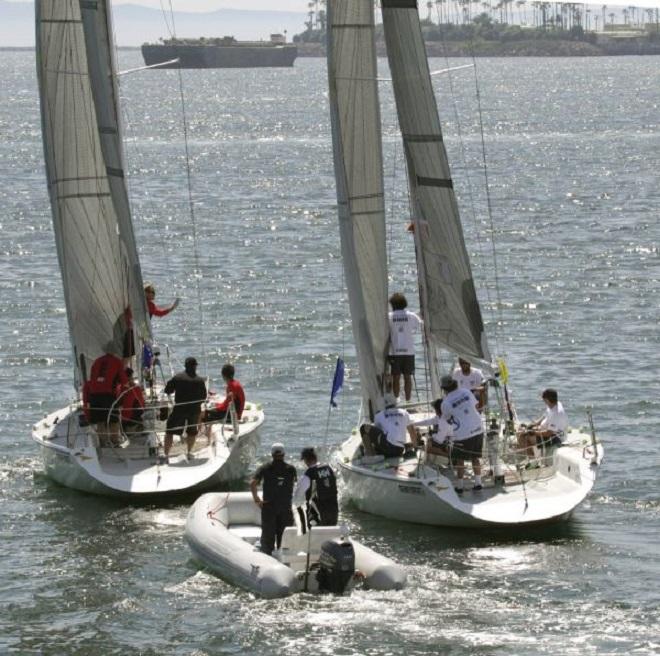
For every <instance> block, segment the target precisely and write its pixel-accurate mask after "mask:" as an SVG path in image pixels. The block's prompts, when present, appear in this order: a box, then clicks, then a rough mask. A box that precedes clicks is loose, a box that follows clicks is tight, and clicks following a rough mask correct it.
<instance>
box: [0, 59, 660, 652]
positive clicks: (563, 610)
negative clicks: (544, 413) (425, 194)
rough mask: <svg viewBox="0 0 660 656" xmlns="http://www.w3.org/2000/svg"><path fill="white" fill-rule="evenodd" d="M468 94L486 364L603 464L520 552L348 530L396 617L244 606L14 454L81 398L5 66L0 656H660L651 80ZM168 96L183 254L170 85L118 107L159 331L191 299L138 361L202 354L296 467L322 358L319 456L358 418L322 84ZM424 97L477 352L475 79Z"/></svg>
mask: <svg viewBox="0 0 660 656" xmlns="http://www.w3.org/2000/svg"><path fill="white" fill-rule="evenodd" d="M120 59H121V66H122V67H123V68H131V67H133V66H138V65H139V64H140V58H139V54H138V53H136V52H127V53H121V57H120ZM451 63H452V64H454V63H463V62H451ZM382 65H383V67H385V63H384V62H382ZM444 65H445V62H443V61H440V60H438V61H435V62H432V66H433V67H434V68H440V67H443V66H444ZM478 74H479V79H480V93H481V101H482V111H483V124H484V131H485V132H484V138H485V141H486V148H487V155H488V161H489V169H488V171H489V182H490V188H491V195H492V208H493V220H494V226H495V230H496V236H497V245H498V250H497V255H498V259H497V265H498V274H499V279H500V286H499V287H500V288H499V294H500V297H501V301H502V306H503V310H502V314H501V317H499V318H500V319H501V321H502V322H503V324H504V325H503V327H502V330H501V331H498V332H497V340H496V341H495V340H494V341H495V343H496V345H497V347H498V351H499V352H505V353H506V354H507V356H508V362H509V366H510V369H511V376H512V382H513V387H514V391H515V394H516V396H515V400H516V403H517V406H518V409H519V412H520V414H521V415H523V416H530V415H535V414H537V413H538V412H539V411H540V410H541V403H540V400H539V392H540V390H541V389H542V388H543V387H545V386H556V387H557V388H559V390H560V394H561V396H562V398H563V400H564V403H565V405H566V407H567V410H568V412H569V413H570V416H571V418H572V420H573V423H575V424H581V423H584V411H585V408H586V406H587V405H590V404H592V405H593V406H594V415H595V419H596V424H597V428H598V430H599V433H600V435H601V437H602V438H603V439H604V440H605V441H606V448H607V452H606V461H605V463H604V465H603V468H602V473H601V478H600V480H599V481H598V484H597V487H596V490H595V493H594V494H593V496H592V497H591V498H590V500H589V501H588V503H586V504H585V505H584V506H583V507H581V508H580V510H579V511H578V512H577V513H576V516H575V518H574V519H573V520H572V521H571V522H570V523H568V524H566V525H565V526H563V527H555V528H552V529H544V530H533V531H532V530H529V529H525V530H522V531H519V532H514V533H512V532H508V533H492V534H486V533H474V532H469V531H450V530H447V529H441V528H428V527H420V526H413V525H406V524H399V523H396V522H390V521H386V520H382V519H379V518H375V517H371V516H368V515H364V514H361V513H358V512H356V511H353V510H351V509H349V508H345V509H344V511H343V513H344V519H345V520H346V521H347V522H348V523H349V525H350V526H351V527H352V528H353V529H354V531H355V533H356V535H357V536H359V538H360V539H362V540H363V541H364V542H365V543H367V544H369V545H371V546H373V547H375V548H376V549H378V550H381V551H382V552H384V553H386V554H388V555H390V556H392V557H393V558H395V559H397V560H399V561H401V562H403V563H406V564H407V565H408V567H409V575H410V586H409V587H408V589H407V590H405V591H402V592H393V593H378V592H357V593H356V594H353V595H352V596H351V597H348V598H341V599H338V598H331V597H321V598H319V597H310V596H304V595H302V596H297V597H295V598H291V599H286V600H281V601H263V600H258V599H254V598H253V597H252V596H251V595H250V594H248V593H246V592H242V591H240V590H237V589H235V588H232V587H231V586H229V585H227V584H226V583H224V582H222V581H220V580H218V579H216V578H214V577H212V576H210V575H208V574H205V573H200V572H199V571H198V568H197V567H196V566H195V564H194V563H193V562H191V560H190V557H189V552H188V550H187V548H186V547H185V545H184V544H183V542H182V528H183V523H184V518H185V513H186V509H187V507H188V505H189V502H190V500H188V501H186V502H185V503H183V502H182V503H181V504H179V505H169V506H152V505H127V504H125V503H119V502H116V501H110V500H105V499H99V498H94V497H90V496H85V495H82V494H79V493H76V492H73V491H70V490H66V489H62V488H60V487H58V486H57V485H55V484H53V483H51V482H49V481H48V480H46V479H45V478H44V477H43V475H41V474H40V463H39V460H38V458H37V452H36V448H35V446H34V445H33V443H32V442H31V440H30V438H29V432H30V426H31V424H32V423H33V422H34V421H35V419H36V418H38V417H40V416H41V415H42V414H43V413H44V412H46V411H50V410H53V409H56V408H57V407H60V406H61V405H62V404H63V402H64V401H65V400H67V399H68V398H69V396H70V395H71V393H72V388H71V377H72V374H71V362H70V354H69V345H68V337H67V326H66V318H65V314H64V303H63V299H62V294H61V282H60V277H59V272H58V269H57V262H56V256H55V251H54V244H53V235H52V231H51V224H50V209H49V206H48V199H47V193H46V185H45V179H44V171H43V163H42V146H41V138H40V123H39V112H38V102H37V94H36V82H35V73H34V62H33V55H32V54H31V53H3V57H2V60H1V61H0V79H1V80H2V83H1V84H0V180H2V184H1V185H0V225H1V227H2V230H1V231H0V258H1V259H0V288H1V293H2V303H1V304H0V315H1V318H2V321H1V322H0V363H1V365H2V367H1V369H0V372H1V373H0V376H1V377H2V387H3V390H4V394H3V396H2V397H1V399H0V413H1V416H2V426H3V430H2V434H1V435H0V443H1V444H2V449H1V452H0V531H1V540H2V549H0V571H1V572H2V575H1V578H0V653H17V654H149V655H152V654H154V655H155V654H168V655H169V654H176V655H192V654H194V655H196V656H202V655H212V654H225V653H234V654H239V653H240V654H279V653H294V652H297V651H299V650H305V649H309V648H313V649H314V650H315V652H317V653H322V654H394V653H407V654H437V653H442V654H628V653H635V654H652V653H658V652H659V651H660V619H659V613H658V602H659V599H660V594H659V592H658V581H659V580H660V565H659V563H658V556H657V549H658V547H657V545H658V541H659V536H660V522H659V517H660V504H659V495H658V485H657V479H656V475H657V471H658V465H659V458H658V454H659V452H660V447H658V443H657V425H658V421H657V417H658V410H659V408H660V403H659V400H658V399H659V398H660V383H659V382H658V379H657V377H656V374H657V370H658V362H657V355H658V309H657V307H658V296H659V292H660V259H659V253H658V242H659V239H660V228H659V226H658V224H659V221H658V218H659V211H660V180H659V178H658V171H659V170H660V162H659V155H658V154H659V153H660V125H659V123H660V59H659V58H652V57H647V58H632V57H631V58H619V59H614V58H612V59H609V58H596V59H591V60H573V59H527V60H525V59H511V60H507V59H492V60H480V61H479V62H478ZM183 79H184V85H185V96H186V101H187V114H188V119H189V122H190V155H191V160H192V182H193V196H194V201H195V229H196V232H197V235H198V240H197V247H196V248H195V243H194V242H193V240H192V238H191V233H192V227H191V219H190V215H189V212H188V209H187V192H186V188H185V169H184V150H183V135H182V123H181V110H180V104H179V101H178V97H177V95H178V83H177V74H176V72H173V71H148V72H143V73H138V74H134V75H130V76H127V77H125V78H124V79H123V91H122V93H123V97H124V98H123V99H124V106H125V107H126V116H125V121H126V123H127V139H128V143H127V158H128V163H129V168H130V173H131V180H130V187H131V196H132V200H133V203H134V209H135V221H136V231H137V234H138V240H139V243H140V244H141V256H142V262H143V267H144V271H145V278H147V279H149V280H152V281H153V282H154V283H155V284H156V285H157V287H158V290H159V300H160V301H162V302H169V301H170V300H171V299H172V298H173V297H174V296H175V295H179V296H181V297H182V298H183V299H184V300H183V304H182V307H180V308H179V310H177V312H176V313H175V314H173V315H170V316H169V317H167V318H164V319H161V320H160V321H158V323H157V324H156V330H157V334H158V336H159V338H160V341H161V342H162V343H167V344H169V345H170V348H171V349H172V352H173V353H175V354H176V355H177V356H178V357H182V356H185V355H188V354H195V355H198V356H199V355H201V354H202V353H203V352H204V351H206V352H207V354H208V360H209V363H210V369H211V373H212V375H213V376H215V379H216V383H215V384H216V386H217V385H218V383H217V380H218V378H219V369H220V366H221V364H222V363H223V362H224V361H225V360H227V359H231V360H233V361H234V362H236V364H237V367H238V372H239V374H240V378H241V379H242V381H243V383H244V384H245V386H246V388H247V389H248V390H249V394H250V396H252V397H253V398H255V399H257V400H259V401H260V402H262V403H263V404H264V405H265V409H266V412H267V424H266V426H265V428H264V432H263V442H264V445H268V444H270V442H272V441H274V440H275V439H277V440H282V441H284V442H285V443H286V444H287V446H288V447H289V448H290V450H291V452H292V453H295V452H296V451H297V450H298V449H299V448H300V447H301V446H303V445H304V444H310V443H316V444H319V443H321V442H322V441H323V439H324V435H325V423H326V411H327V400H328V399H327V397H328V392H329V387H330V380H331V376H332V370H333V366H334V358H335V357H336V355H337V354H338V353H345V356H346V358H347V361H348V365H349V380H348V386H347V389H346V390H345V393H344V396H343V398H342V401H341V407H340V409H339V410H338V411H337V412H336V413H334V414H333V416H332V417H331V420H330V432H329V437H328V441H329V442H330V443H337V442H339V441H340V440H341V439H342V437H343V436H344V435H345V434H346V433H347V432H348V431H349V429H350V427H351V423H352V420H353V419H354V418H355V416H356V413H357V407H358V393H357V389H356V385H357V379H356V371H355V359H354V355H353V347H352V337H351V334H350V328H349V324H348V317H347V307H346V298H345V292H344V289H343V282H342V273H341V262H340V259H339V250H338V241H339V240H338V233H337V228H336V216H335V210H334V202H335V192H334V178H333V171H332V157H331V148H330V138H329V120H328V108H327V98H326V92H325V85H326V78H325V64H324V62H323V61H321V60H299V61H298V62H297V63H296V66H295V68H294V69H292V70H271V71H269V70H263V71H258V70H244V71H222V70H209V71H186V72H184V73H183ZM450 82H451V84H450ZM436 84H437V85H438V95H439V103H440V106H441V109H442V111H443V116H444V117H445V122H446V127H447V144H448V148H449V150H450V156H451V158H452V162H453V163H454V164H455V166H454V169H455V177H456V186H457V189H458V191H459V193H460V201H461V206H462V208H463V210H464V217H465V231H466V234H467V237H468V240H469V247H470V251H471V253H472V255H473V262H474V270H475V274H476V276H477V279H478V281H479V289H480V294H481V296H482V299H483V302H484V307H485V315H486V319H487V320H488V321H489V325H490V332H491V335H493V337H494V338H495V336H496V335H495V330H494V325H493V324H494V322H495V321H496V320H497V319H498V315H497V314H495V313H493V307H494V304H495V302H496V300H497V297H498V296H497V289H496V288H495V285H494V284H493V279H494V269H493V260H492V257H491V255H490V252H489V246H488V242H487V240H486V237H487V235H488V231H489V230H490V224H489V221H488V219H487V217H486V214H485V212H484V208H485V206H486V200H485V197H484V193H483V188H484V187H483V175H482V173H481V169H480V162H479V154H480V142H481V134H480V131H479V121H478V112H477V105H476V101H475V93H474V78H473V76H472V73H471V72H470V71H469V70H467V71H461V72H457V73H455V74H454V76H453V77H452V78H451V80H450V79H448V78H446V77H444V78H436ZM383 103H384V111H383V121H384V124H385V126H384V130H385V153H386V160H387V161H386V165H385V168H386V175H387V187H388V194H389V198H390V200H389V201H388V210H391V211H390V216H389V220H390V230H389V232H390V235H391V246H390V257H391V277H392V280H391V287H392V289H399V288H400V289H404V290H405V291H406V292H408V294H409V296H410V297H411V298H414V296H415V293H414V273H413V269H412V251H411V243H410V237H409V236H408V235H407V234H406V232H405V229H404V227H405V219H406V216H407V212H408V210H407V205H406V201H405V196H404V184H405V173H404V170H403V166H402V162H401V147H400V144H399V141H398V137H397V134H396V119H395V113H394V111H393V106H392V98H391V93H390V89H388V88H387V86H386V85H384V86H383ZM468 182H471V183H472V187H471V186H470V185H469V184H468ZM196 252H197V254H198V256H199V259H200V262H201V267H202V272H203V276H202V280H201V282H200V285H199V295H198V288H197V286H196V283H195V280H194V278H193V275H192V269H193V266H194V261H195V253H196ZM200 297H201V300H202V311H201V312H200V309H199V302H198V300H199V298H200ZM200 325H201V327H202V328H203V331H202V330H200ZM262 451H263V453H265V452H266V448H265V447H264V448H263V449H262ZM255 464H256V463H255Z"/></svg>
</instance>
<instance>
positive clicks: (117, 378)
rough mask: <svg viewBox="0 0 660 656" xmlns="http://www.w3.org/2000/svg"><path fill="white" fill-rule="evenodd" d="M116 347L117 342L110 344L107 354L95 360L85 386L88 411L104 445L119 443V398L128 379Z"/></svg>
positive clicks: (106, 348)
mask: <svg viewBox="0 0 660 656" xmlns="http://www.w3.org/2000/svg"><path fill="white" fill-rule="evenodd" d="M114 350H115V345H114V343H113V342H109V343H108V344H106V346H105V348H104V351H105V353H104V354H103V355H102V356H100V357H98V358H96V360H94V362H93V363H92V368H91V370H90V372H89V379H88V380H87V381H86V382H85V384H84V385H83V405H84V408H85V414H86V416H87V417H88V419H89V421H90V422H91V423H92V424H94V426H95V428H96V432H97V434H98V436H99V439H100V441H101V444H102V445H104V444H107V442H108V441H110V442H112V444H115V445H116V444H118V443H119V408H117V407H116V405H115V401H116V400H117V398H118V397H119V395H120V394H121V391H122V389H123V388H124V386H125V385H126V383H127V382H128V378H127V377H126V372H125V371H124V363H123V362H122V359H121V358H120V357H118V356H116V355H115V354H114ZM113 406H114V407H113Z"/></svg>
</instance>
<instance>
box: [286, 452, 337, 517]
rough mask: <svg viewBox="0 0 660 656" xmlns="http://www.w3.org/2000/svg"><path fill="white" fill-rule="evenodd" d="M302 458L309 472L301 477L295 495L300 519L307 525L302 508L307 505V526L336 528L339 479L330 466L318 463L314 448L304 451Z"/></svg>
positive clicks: (294, 501) (294, 498)
mask: <svg viewBox="0 0 660 656" xmlns="http://www.w3.org/2000/svg"><path fill="white" fill-rule="evenodd" d="M300 458H301V459H302V460H303V462H304V463H305V466H306V467H307V471H305V473H304V474H303V475H302V476H301V477H300V481H299V482H298V485H297V486H296V490H295V492H294V495H293V505H294V506H296V507H297V508H298V512H299V514H300V519H301V521H302V523H303V525H304V524H305V521H304V520H305V518H304V516H303V514H302V512H301V508H300V507H301V506H302V505H303V504H305V505H306V509H307V513H306V515H307V522H306V523H307V525H308V526H309V525H310V523H311V524H313V525H315V526H335V525H336V524H337V516H338V514H339V507H338V504H337V479H336V477H335V472H334V471H333V470H332V467H330V465H322V464H320V463H319V462H318V458H317V456H316V451H314V449H313V448H312V447H308V448H306V449H303V450H302V453H301V454H300Z"/></svg>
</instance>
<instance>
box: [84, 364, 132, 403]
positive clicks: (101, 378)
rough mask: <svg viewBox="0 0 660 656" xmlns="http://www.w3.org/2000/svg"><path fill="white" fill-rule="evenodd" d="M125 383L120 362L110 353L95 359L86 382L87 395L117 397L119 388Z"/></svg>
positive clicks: (122, 366) (124, 375)
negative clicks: (110, 395)
mask: <svg viewBox="0 0 660 656" xmlns="http://www.w3.org/2000/svg"><path fill="white" fill-rule="evenodd" d="M125 382H126V374H125V373H124V365H123V363H122V361H121V360H120V359H119V358H118V357H117V356H116V355H112V354H110V353H106V354H105V355H102V356H101V357H100V358H96V360H94V362H93V364H92V370H91V371H90V372H89V380H88V381H87V386H86V387H87V390H86V391H87V394H112V396H115V397H116V396H117V393H118V391H119V387H120V386H121V385H122V384H123V383H125Z"/></svg>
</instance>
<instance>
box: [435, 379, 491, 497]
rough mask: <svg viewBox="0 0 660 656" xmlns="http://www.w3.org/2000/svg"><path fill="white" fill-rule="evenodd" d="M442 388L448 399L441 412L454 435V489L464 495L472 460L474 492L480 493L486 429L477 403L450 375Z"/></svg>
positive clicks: (444, 380) (452, 456)
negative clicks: (482, 452)
mask: <svg viewBox="0 0 660 656" xmlns="http://www.w3.org/2000/svg"><path fill="white" fill-rule="evenodd" d="M440 387H441V388H442V389H443V390H444V391H445V393H446V396H445V398H444V399H443V400H442V405H441V406H440V411H441V414H442V416H443V417H444V418H445V421H446V422H447V423H449V424H450V425H451V427H452V429H453V432H454V438H453V441H452V449H451V460H452V463H454V464H455V465H456V478H457V479H458V480H457V481H456V486H455V490H456V493H457V494H463V475H464V473H465V464H464V463H465V461H466V460H471V461H472V470H473V471H474V487H473V488H472V489H473V490H481V489H482V487H481V460H480V457H481V451H482V448H483V441H484V429H483V425H482V423H481V415H480V414H479V411H478V410H477V405H478V403H479V402H478V401H477V399H476V397H475V396H474V394H472V392H471V391H470V390H469V389H464V388H461V387H459V386H458V383H457V382H456V381H455V380H454V379H453V378H452V377H451V376H443V377H442V379H441V380H440Z"/></svg>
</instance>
